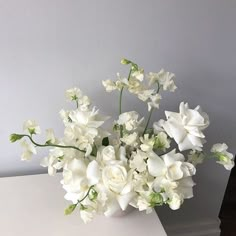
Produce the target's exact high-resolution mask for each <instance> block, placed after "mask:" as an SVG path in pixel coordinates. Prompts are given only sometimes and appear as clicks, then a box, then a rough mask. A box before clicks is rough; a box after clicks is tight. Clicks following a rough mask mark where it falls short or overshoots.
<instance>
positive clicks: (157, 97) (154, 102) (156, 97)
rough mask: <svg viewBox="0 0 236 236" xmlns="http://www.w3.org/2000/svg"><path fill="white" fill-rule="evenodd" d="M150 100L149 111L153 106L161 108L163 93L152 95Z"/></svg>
mask: <svg viewBox="0 0 236 236" xmlns="http://www.w3.org/2000/svg"><path fill="white" fill-rule="evenodd" d="M149 98H150V102H148V111H151V109H152V108H159V104H160V100H161V95H160V94H158V93H157V94H154V95H151V96H150V97H149Z"/></svg>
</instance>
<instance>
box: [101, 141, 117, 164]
mask: <svg viewBox="0 0 236 236" xmlns="http://www.w3.org/2000/svg"><path fill="white" fill-rule="evenodd" d="M101 157H102V161H103V162H104V163H107V162H111V161H114V160H115V159H116V153H115V149H114V147H113V146H110V145H109V146H107V147H104V148H103V149H102V151H101Z"/></svg>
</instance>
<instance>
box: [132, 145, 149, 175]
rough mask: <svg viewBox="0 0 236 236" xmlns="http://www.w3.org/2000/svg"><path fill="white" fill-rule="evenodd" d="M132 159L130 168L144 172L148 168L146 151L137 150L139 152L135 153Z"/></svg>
mask: <svg viewBox="0 0 236 236" xmlns="http://www.w3.org/2000/svg"><path fill="white" fill-rule="evenodd" d="M132 158H133V159H132V160H130V168H132V169H136V170H137V171H138V172H143V171H145V170H146V166H147V164H146V162H145V160H146V159H147V158H148V156H147V154H146V153H145V152H142V151H140V150H137V152H135V153H133V155H132Z"/></svg>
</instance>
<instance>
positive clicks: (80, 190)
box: [61, 158, 101, 204]
mask: <svg viewBox="0 0 236 236" xmlns="http://www.w3.org/2000/svg"><path fill="white" fill-rule="evenodd" d="M100 178H101V173H100V170H99V165H98V163H97V162H96V161H95V160H93V161H91V162H90V163H89V164H88V165H87V163H86V162H85V160H83V159H77V158H73V159H71V160H68V162H67V163H66V164H65V165H64V168H63V180H62V181H61V183H62V184H63V188H64V189H65V190H66V192H67V193H66V195H65V199H66V200H69V201H72V202H73V203H74V204H76V203H77V202H78V200H80V199H81V198H83V197H84V196H85V194H86V193H87V192H88V189H89V188H90V187H91V186H92V185H96V184H97V183H98V182H99V180H100Z"/></svg>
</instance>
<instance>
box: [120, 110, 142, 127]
mask: <svg viewBox="0 0 236 236" xmlns="http://www.w3.org/2000/svg"><path fill="white" fill-rule="evenodd" d="M138 119H139V114H138V113H137V112H136V111H129V112H125V113H122V114H120V115H119V119H118V121H117V124H118V125H123V126H124V127H125V129H126V130H128V131H132V130H135V129H137V128H138V126H139V125H140V124H141V123H142V121H143V118H142V119H140V120H138Z"/></svg>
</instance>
